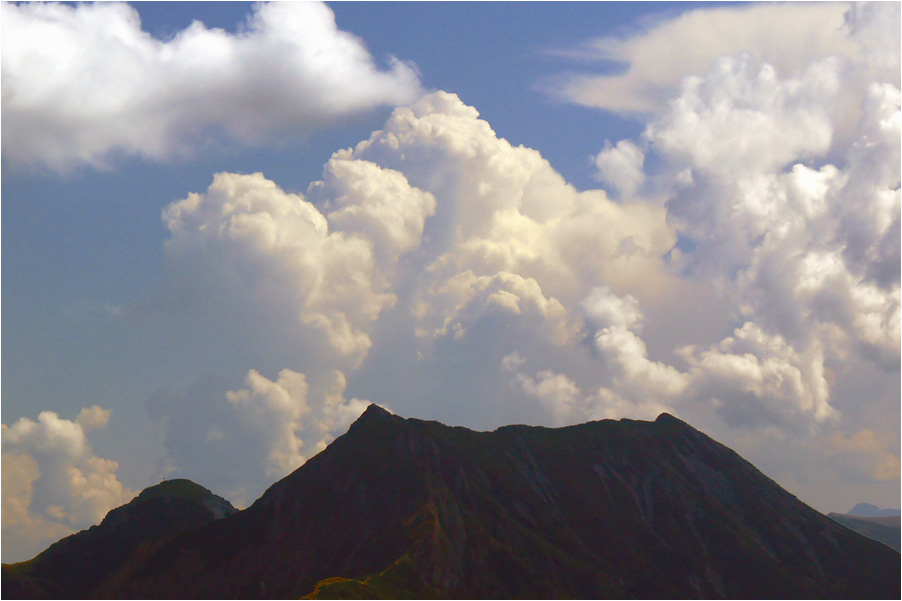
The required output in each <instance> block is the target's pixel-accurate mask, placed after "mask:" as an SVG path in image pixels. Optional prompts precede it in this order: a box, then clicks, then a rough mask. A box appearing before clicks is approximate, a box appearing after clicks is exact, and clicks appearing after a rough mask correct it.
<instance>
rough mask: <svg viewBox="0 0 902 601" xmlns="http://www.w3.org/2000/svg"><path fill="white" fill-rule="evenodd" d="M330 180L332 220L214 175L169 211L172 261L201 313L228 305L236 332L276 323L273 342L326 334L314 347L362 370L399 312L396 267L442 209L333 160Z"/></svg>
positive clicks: (256, 182)
mask: <svg viewBox="0 0 902 601" xmlns="http://www.w3.org/2000/svg"><path fill="white" fill-rule="evenodd" d="M326 171H327V174H328V177H327V180H326V181H325V182H320V183H318V184H317V194H318V195H319V196H321V197H322V196H327V195H330V194H334V196H330V198H333V199H334V200H332V201H331V202H332V203H333V204H336V205H338V208H337V210H335V211H334V212H333V213H331V214H329V215H328V216H326V215H323V214H322V213H321V212H320V211H319V209H317V208H316V207H315V206H314V205H313V204H312V203H310V202H307V201H306V200H304V198H303V197H302V196H300V195H296V194H289V193H286V192H284V191H282V190H281V189H279V188H278V186H276V184H275V183H273V182H271V181H269V180H267V179H265V178H264V177H263V175H262V174H259V173H257V174H253V175H239V174H232V173H220V174H218V175H216V177H215V178H214V181H213V183H212V184H211V185H210V187H209V188H208V189H207V191H206V192H205V193H204V194H191V195H189V196H188V197H187V198H185V199H184V200H182V201H179V202H176V203H173V204H171V205H169V206H168V207H167V208H166V210H165V211H164V213H163V220H164V222H165V223H166V226H167V228H168V229H169V231H170V238H169V239H168V240H167V241H166V252H167V256H168V259H169V261H170V265H171V266H172V267H173V269H174V271H175V272H176V274H177V275H176V277H177V278H178V280H179V284H178V285H179V287H181V289H182V290H185V291H190V293H191V294H190V296H191V298H193V299H195V300H196V302H200V303H202V304H207V305H210V304H212V305H213V306H214V307H215V306H216V304H217V303H219V302H220V301H222V302H225V303H227V304H228V305H229V306H228V307H227V308H222V307H219V308H217V311H218V312H220V313H221V312H225V313H226V314H227V315H229V316H230V318H232V319H236V320H239V321H240V320H242V319H244V320H245V321H246V322H252V323H253V322H261V323H272V322H274V321H278V322H279V323H278V324H277V327H276V328H275V330H282V333H281V334H278V333H276V332H267V333H266V334H265V335H266V336H273V337H277V338H284V337H285V336H288V335H291V334H294V335H296V336H298V337H303V336H306V335H308V333H309V332H316V333H319V334H321V335H324V337H325V340H324V341H322V342H320V341H319V340H316V339H314V340H315V341H316V342H320V343H321V344H322V343H325V344H326V345H327V346H328V347H330V348H331V350H332V352H333V353H334V354H335V355H337V356H339V357H343V358H346V364H347V365H354V364H355V363H356V362H359V361H360V360H361V359H362V358H363V357H364V356H365V355H366V352H367V350H368V349H369V347H370V345H371V340H370V338H369V336H368V334H367V330H368V328H369V327H370V325H371V324H372V322H373V321H375V319H376V318H377V317H378V316H379V314H380V312H381V311H382V310H384V309H385V308H386V307H390V306H391V305H392V304H394V302H395V296H394V295H393V294H391V293H390V292H389V291H388V290H389V279H388V278H389V276H390V275H391V272H392V270H393V265H394V262H395V261H396V259H397V258H398V256H399V255H400V254H401V253H402V252H403V251H406V250H409V249H411V248H413V247H415V246H416V245H417V244H418V240H419V237H420V236H421V234H422V229H423V223H424V221H425V219H426V218H427V217H428V216H429V215H431V214H432V212H433V211H434V206H435V201H434V199H433V198H432V197H431V196H430V195H429V194H427V193H424V192H422V191H420V190H417V189H415V188H412V187H411V186H410V185H409V184H408V183H407V181H406V180H405V178H404V177H403V176H402V175H401V174H400V173H398V172H394V171H389V170H381V169H379V168H378V167H377V166H375V165H373V164H370V163H365V162H363V161H354V160H348V159H341V158H335V159H333V160H332V161H330V163H329V165H328V166H327V169H326ZM330 221H331V222H334V225H335V227H336V228H338V227H341V226H345V227H347V228H348V231H347V232H345V231H340V230H338V229H336V230H334V231H331V230H332V228H331V227H330ZM368 236H371V237H368ZM211 292H213V293H212V294H211ZM249 327H253V325H251V326H249ZM306 340H308V341H309V340H310V339H309V338H307V339H306ZM299 345H300V343H299ZM318 352H320V353H321V352H322V351H318Z"/></svg>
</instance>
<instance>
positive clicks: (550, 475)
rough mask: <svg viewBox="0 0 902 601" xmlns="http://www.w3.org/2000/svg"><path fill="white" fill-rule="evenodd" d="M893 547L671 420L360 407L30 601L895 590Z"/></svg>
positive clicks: (17, 570)
mask: <svg viewBox="0 0 902 601" xmlns="http://www.w3.org/2000/svg"><path fill="white" fill-rule="evenodd" d="M899 574H900V555H899V553H898V552H897V551H895V550H893V549H891V548H889V547H887V546H886V545H884V544H881V543H879V542H877V541H874V540H871V539H869V538H866V537H864V536H861V535H860V534H858V533H856V532H853V531H852V530H850V529H848V528H846V527H844V526H843V525H841V524H840V523H837V522H835V521H833V520H831V519H829V518H827V517H826V516H824V515H821V514H820V513H818V512H816V511H814V510H813V509H811V508H809V507H808V506H806V505H805V504H804V503H802V502H801V501H799V500H798V499H796V498H795V497H794V496H793V495H791V494H790V493H788V492H786V491H785V490H783V489H782V488H780V486H778V485H777V484H776V483H775V482H774V481H772V480H771V479H769V478H767V477H766V476H764V475H763V474H762V473H761V472H759V471H758V470H757V469H756V468H755V467H754V466H752V465H751V464H750V463H749V462H747V461H745V460H744V459H742V458H741V457H740V456H739V455H738V454H736V453H735V452H733V451H732V450H730V449H729V448H727V447H725V446H723V445H721V444H719V443H718V442H716V441H714V440H712V439H711V438H709V437H708V436H706V435H705V434H703V433H701V432H699V431H698V430H695V429H694V428H692V427H691V426H689V425H688V424H686V423H684V422H682V421H680V420H679V419H677V418H675V417H673V416H671V415H668V414H662V415H661V416H660V417H658V418H657V419H656V420H655V421H653V422H644V421H633V420H626V419H624V420H619V421H614V420H603V421H597V422H589V423H586V424H581V425H577V426H570V427H565V428H544V427H533V426H520V425H515V426H505V427H502V428H499V429H497V430H495V431H493V432H475V431H472V430H468V429H466V428H461V427H449V426H445V425H443V424H440V423H438V422H431V421H423V420H417V419H404V418H401V417H399V416H396V415H393V414H391V413H389V412H387V411H385V410H384V409H382V408H380V407H378V406H376V405H371V406H370V407H369V408H368V409H367V410H366V411H365V412H364V413H363V415H361V417H360V418H359V419H358V420H357V421H356V422H355V423H354V424H353V425H351V427H350V429H349V430H348V432H347V433H346V434H344V435H343V436H341V437H339V438H338V439H336V440H335V441H334V442H333V443H332V444H331V445H329V447H327V448H326V449H325V450H324V451H323V452H321V453H320V454H318V455H316V456H315V457H313V458H312V459H310V460H309V461H307V463H305V464H304V465H303V466H301V467H300V468H298V469H297V470H296V471H294V472H293V473H291V474H290V475H288V476H287V477H285V478H284V479H282V480H280V481H279V482H276V483H275V484H274V485H273V486H271V487H270V488H269V489H268V490H267V491H266V492H265V493H264V494H263V496H262V497H260V499H258V500H257V501H256V502H255V503H254V504H253V505H251V506H250V507H249V508H247V509H245V510H242V511H235V510H234V508H232V507H231V506H230V505H229V504H228V503H227V502H226V501H225V500H223V499H221V498H219V497H216V496H215V495H213V494H212V493H211V492H210V491H208V490H206V489H204V488H203V487H200V486H198V485H196V484H194V483H192V482H189V481H187V480H172V481H167V482H163V483H162V484H159V485H157V486H155V487H151V488H149V489H147V490H145V491H144V492H143V493H141V495H139V496H138V497H137V498H136V499H135V500H133V501H132V502H131V503H129V504H127V505H125V506H123V507H120V508H118V509H115V510H113V511H111V512H110V513H109V514H108V515H107V517H106V518H105V519H104V521H103V522H102V523H101V524H100V525H99V526H96V527H93V528H91V529H90V530H87V531H84V532H81V533H78V534H75V535H73V536H70V537H67V538H66V539H63V540H62V541H60V542H58V543H56V544H55V545H52V546H51V547H50V548H48V549H47V550H46V551H44V552H43V553H41V554H40V555H38V556H37V557H35V558H34V559H32V560H30V561H27V562H22V563H18V564H11V565H4V566H3V578H2V587H3V591H2V594H3V597H4V598H12V597H21V598H37V597H42V598H301V597H307V598H321V599H325V598H560V597H576V598H611V597H614V598H687V597H692V598H751V597H755V598H875V599H885V598H893V599H897V598H899V597H900V579H899Z"/></svg>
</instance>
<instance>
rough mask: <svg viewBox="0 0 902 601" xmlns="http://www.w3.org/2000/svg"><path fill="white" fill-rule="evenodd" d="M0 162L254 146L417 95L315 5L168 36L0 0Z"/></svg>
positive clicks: (269, 10)
mask: <svg viewBox="0 0 902 601" xmlns="http://www.w3.org/2000/svg"><path fill="white" fill-rule="evenodd" d="M2 21H3V32H2V33H3V35H2V38H3V42H2V76H3V121H4V128H3V156H4V157H5V158H7V159H9V160H11V161H14V162H17V163H26V164H36V165H45V166H48V167H50V168H52V169H57V170H63V169H69V168H72V167H77V166H82V165H90V166H93V167H102V166H104V165H107V164H109V162H110V161H111V160H113V159H114V158H116V157H117V156H120V155H135V156H138V157H141V158H144V159H150V160H167V159H172V158H173V157H174V156H179V155H184V154H185V153H187V152H190V151H192V150H196V149H198V148H199V147H203V146H205V145H207V144H209V143H211V141H214V142H215V141H218V140H223V139H224V140H226V141H228V142H235V143H239V144H250V145H259V144H262V143H264V142H268V141H271V140H274V139H276V140H278V139H283V138H284V137H285V136H287V135H297V134H299V133H303V132H305V131H309V130H310V129H311V128H315V127H317V126H320V125H322V124H324V123H328V122H330V121H334V120H335V119H337V118H340V117H343V116H347V115H350V114H353V113H356V112H359V111H364V110H367V109H370V108H373V107H375V106H379V105H389V106H392V105H397V104H401V103H405V102H410V101H412V100H413V99H414V98H416V96H417V95H418V94H419V81H418V78H417V75H416V73H415V71H414V70H413V68H412V67H410V66H408V65H405V64H404V63H402V62H399V61H397V60H394V59H393V60H392V63H391V65H389V68H388V69H385V70H383V69H380V68H379V67H378V65H376V63H375V61H374V60H373V58H372V57H371V56H370V55H369V53H368V52H367V50H366V48H365V46H364V45H363V43H362V42H361V41H360V40H359V39H357V38H356V37H354V36H353V35H351V34H348V33H346V32H343V31H340V30H338V29H337V27H336V25H335V18H334V15H333V14H332V12H331V11H330V10H329V8H328V7H326V6H325V5H324V4H320V3H312V2H310V3H308V2H300V3H293V2H286V3H282V2H276V3H273V4H259V5H256V6H255V8H254V14H253V15H252V16H251V17H250V18H249V21H248V23H247V25H246V27H244V28H243V29H242V30H241V31H239V32H238V33H236V34H230V33H227V32H225V31H223V30H221V29H207V28H206V27H205V26H204V25H203V24H202V23H200V22H198V21H195V22H194V23H192V24H191V25H190V26H189V27H188V28H187V29H184V30H182V31H180V32H178V33H177V34H176V35H175V36H174V37H173V38H172V39H171V40H158V39H155V38H153V37H152V36H151V35H150V34H148V33H146V32H145V31H143V30H142V29H141V23H140V19H139V16H138V13H137V12H136V11H135V10H134V9H133V8H131V7H129V6H128V5H127V4H125V3H97V4H79V5H77V6H69V5H66V4H55V3H53V4H51V3H48V4H43V3H25V4H12V3H4V4H3V7H2Z"/></svg>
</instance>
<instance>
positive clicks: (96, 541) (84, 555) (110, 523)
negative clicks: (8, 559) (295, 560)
mask: <svg viewBox="0 0 902 601" xmlns="http://www.w3.org/2000/svg"><path fill="white" fill-rule="evenodd" d="M236 511H237V510H236V509H235V508H234V507H232V505H231V503H229V502H228V501H226V500H225V499H223V498H222V497H218V496H216V495H214V494H213V493H211V492H210V491H209V490H207V489H206V488H204V487H203V486H200V485H198V484H195V483H194V482H191V481H190V480H182V479H179V480H166V481H164V482H161V483H160V484H157V485H156V486H152V487H150V488H147V489H145V490H144V491H143V492H142V493H141V494H140V495H138V496H137V497H135V498H134V499H133V500H132V501H131V502H129V503H127V504H126V505H123V506H122V507H117V508H116V509H113V510H112V511H110V512H109V513H108V514H107V515H106V517H105V518H104V519H103V521H102V522H101V523H100V524H99V525H98V526H92V527H91V528H90V529H88V530H83V531H82V532H78V533H76V534H73V535H71V536H67V537H66V538H64V539H62V540H60V541H59V542H57V543H54V544H53V545H51V546H50V547H48V548H47V550H46V551H44V552H43V553H41V554H40V555H38V556H36V557H35V558H34V559H32V560H30V561H24V562H21V563H16V564H11V565H4V566H3V592H2V595H3V598H4V599H11V598H83V597H89V596H91V594H92V592H93V590H94V588H95V587H96V586H97V585H98V583H99V582H100V581H101V580H102V579H103V578H104V577H107V576H108V575H109V574H111V573H113V572H115V571H116V569H118V568H119V567H120V566H121V565H122V564H123V562H124V561H125V560H126V559H128V557H129V556H130V555H131V553H132V552H133V551H134V550H135V549H136V548H137V547H138V546H139V545H141V543H144V542H146V541H149V540H160V539H163V538H165V537H166V536H169V535H171V534H174V533H177V532H181V531H184V530H189V529H191V528H194V527H196V526H199V525H201V524H204V523H206V522H209V521H210V520H214V519H217V518H223V517H226V516H229V515H232V514H234V513H235V512H236Z"/></svg>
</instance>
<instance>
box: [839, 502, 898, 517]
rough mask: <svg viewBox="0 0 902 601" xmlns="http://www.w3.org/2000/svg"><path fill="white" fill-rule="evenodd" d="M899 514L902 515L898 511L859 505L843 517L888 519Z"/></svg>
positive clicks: (866, 504) (863, 504) (865, 504)
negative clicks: (855, 516)
mask: <svg viewBox="0 0 902 601" xmlns="http://www.w3.org/2000/svg"><path fill="white" fill-rule="evenodd" d="M900 514H902V511H899V510H898V509H881V508H880V507H877V506H876V505H871V504H870V503H859V504H858V505H856V506H855V507H853V508H852V509H850V510H849V511H847V512H846V513H845V515H857V516H861V517H866V518H888V517H892V516H894V515H900Z"/></svg>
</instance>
